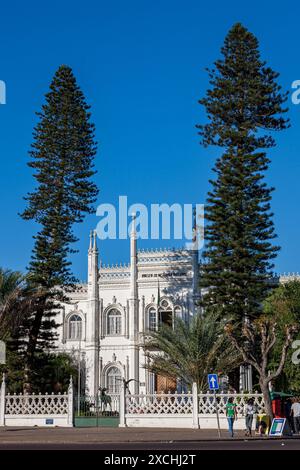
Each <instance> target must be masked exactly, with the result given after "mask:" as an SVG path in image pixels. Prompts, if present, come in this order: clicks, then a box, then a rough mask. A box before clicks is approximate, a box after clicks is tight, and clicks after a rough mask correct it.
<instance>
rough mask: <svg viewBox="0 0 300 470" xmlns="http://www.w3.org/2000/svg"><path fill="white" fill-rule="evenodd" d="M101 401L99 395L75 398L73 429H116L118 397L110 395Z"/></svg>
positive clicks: (117, 422) (117, 424) (117, 423)
mask: <svg viewBox="0 0 300 470" xmlns="http://www.w3.org/2000/svg"><path fill="white" fill-rule="evenodd" d="M106 397H107V399H106V401H103V399H102V398H101V396H100V395H96V396H91V395H84V396H81V397H80V398H78V397H76V398H75V403H74V406H75V410H74V425H75V427H99V426H103V427H104V426H106V427H118V426H119V410H120V408H119V406H120V395H119V394H110V395H107V396H106Z"/></svg>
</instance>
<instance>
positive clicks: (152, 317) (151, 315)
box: [148, 307, 156, 331]
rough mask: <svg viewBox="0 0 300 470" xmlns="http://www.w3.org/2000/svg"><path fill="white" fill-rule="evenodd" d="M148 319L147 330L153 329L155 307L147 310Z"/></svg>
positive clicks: (154, 328) (154, 324)
mask: <svg viewBox="0 0 300 470" xmlns="http://www.w3.org/2000/svg"><path fill="white" fill-rule="evenodd" d="M148 320H149V330H150V331H155V330H156V309H155V308H154V307H151V308H150V309H149V312H148Z"/></svg>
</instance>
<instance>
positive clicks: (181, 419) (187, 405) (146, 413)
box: [120, 384, 265, 429]
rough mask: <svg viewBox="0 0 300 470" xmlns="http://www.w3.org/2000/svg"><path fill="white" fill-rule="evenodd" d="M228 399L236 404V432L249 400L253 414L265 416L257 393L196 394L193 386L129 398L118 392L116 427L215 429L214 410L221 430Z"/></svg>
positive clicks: (129, 395) (241, 425) (224, 420)
mask: <svg viewBox="0 0 300 470" xmlns="http://www.w3.org/2000/svg"><path fill="white" fill-rule="evenodd" d="M230 397H231V398H233V402H234V403H235V404H236V409H237V414H238V422H237V423H236V427H237V428H240V429H241V428H244V408H245V405H246V403H247V402H248V400H249V399H250V398H252V399H253V402H254V404H255V405H256V410H257V414H264V412H265V407H264V399H263V395H262V394H260V393H252V394H250V393H249V394H241V393H234V394H228V393H218V394H216V395H214V394H213V393H198V390H197V386H196V384H193V390H192V392H190V393H154V394H146V395H144V394H139V395H131V394H129V393H127V392H125V390H124V389H122V391H121V396H120V426H122V427H123V426H136V427H139V426H140V427H182V428H185V427H187V428H215V427H216V426H217V420H216V407H217V409H218V412H219V417H220V424H221V428H226V427H227V419H226V404H227V402H228V399H229V398H230Z"/></svg>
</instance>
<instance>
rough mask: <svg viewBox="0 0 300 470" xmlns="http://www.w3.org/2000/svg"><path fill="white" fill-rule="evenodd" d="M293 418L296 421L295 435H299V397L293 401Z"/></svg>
mask: <svg viewBox="0 0 300 470" xmlns="http://www.w3.org/2000/svg"><path fill="white" fill-rule="evenodd" d="M291 416H292V417H293V421H294V430H295V434H299V433H300V402H299V398H298V397H295V398H294V399H293V404H292V407H291Z"/></svg>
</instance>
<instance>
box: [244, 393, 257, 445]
mask: <svg viewBox="0 0 300 470" xmlns="http://www.w3.org/2000/svg"><path fill="white" fill-rule="evenodd" d="M255 413H256V407H255V405H254V400H253V398H249V400H248V402H247V404H246V405H245V422H246V432H245V436H251V435H252V423H253V416H254V415H255Z"/></svg>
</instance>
